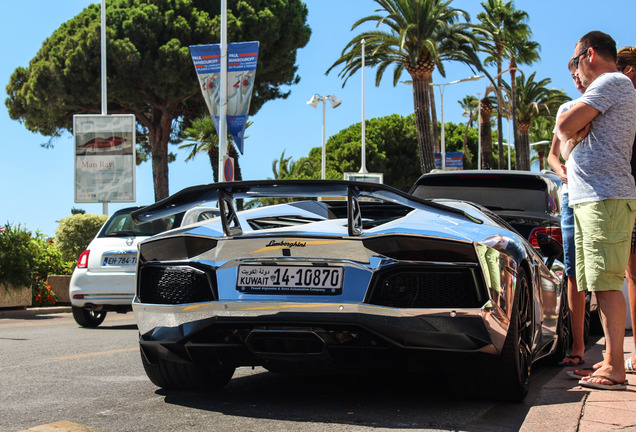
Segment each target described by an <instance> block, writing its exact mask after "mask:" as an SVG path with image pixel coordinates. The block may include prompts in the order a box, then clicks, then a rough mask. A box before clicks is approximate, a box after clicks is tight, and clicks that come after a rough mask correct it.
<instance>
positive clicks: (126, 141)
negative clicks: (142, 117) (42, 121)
mask: <svg viewBox="0 0 636 432" xmlns="http://www.w3.org/2000/svg"><path fill="white" fill-rule="evenodd" d="M73 138H74V143H75V202H77V203H99V202H102V203H103V202H134V201H135V199H136V198H135V164H136V161H135V157H136V155H135V151H136V146H135V116H134V115H133V114H114V115H98V114H94V115H74V116H73Z"/></svg>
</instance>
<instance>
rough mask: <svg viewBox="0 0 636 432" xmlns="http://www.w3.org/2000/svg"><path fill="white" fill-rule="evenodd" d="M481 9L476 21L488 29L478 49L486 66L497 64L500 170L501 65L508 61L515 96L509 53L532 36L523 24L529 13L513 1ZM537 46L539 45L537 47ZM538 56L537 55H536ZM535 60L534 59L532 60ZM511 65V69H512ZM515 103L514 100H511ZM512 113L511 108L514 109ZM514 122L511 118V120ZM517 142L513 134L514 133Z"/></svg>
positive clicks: (499, 0) (495, 0)
mask: <svg viewBox="0 0 636 432" xmlns="http://www.w3.org/2000/svg"><path fill="white" fill-rule="evenodd" d="M481 5H482V7H483V8H484V12H480V13H479V14H477V18H478V19H479V21H480V22H481V25H482V26H483V27H484V29H485V30H487V33H484V34H485V35H486V36H484V37H481V38H480V39H481V41H480V46H481V49H482V51H484V52H486V53H487V54H488V56H487V57H486V59H485V60H484V63H485V64H489V63H496V64H497V75H495V76H496V78H497V83H496V88H497V92H496V93H497V99H498V103H497V129H498V149H499V161H498V165H499V169H502V168H503V166H504V164H505V162H504V152H503V128H502V118H503V112H502V110H503V103H502V101H501V100H500V99H501V88H502V87H501V86H502V73H503V72H502V69H503V68H502V65H503V61H504V59H506V58H510V59H511V66H510V67H511V68H512V69H510V73H511V82H512V83H513V89H512V91H513V93H514V82H515V78H514V72H515V71H516V63H515V60H514V56H513V55H512V53H514V52H515V51H516V49H515V45H516V44H518V43H520V42H522V41H528V37H529V36H530V35H531V33H532V32H531V30H530V27H529V26H528V25H527V24H526V22H527V20H528V13H527V12H525V11H521V10H517V9H515V7H514V3H513V0H510V1H508V2H504V1H503V0H487V1H486V2H482V3H481ZM536 47H538V44H536ZM537 57H538V55H537ZM532 61H534V60H532ZM517 62H518V63H525V62H526V60H525V57H524V58H523V59H522V58H521V57H517ZM513 64H514V66H513ZM513 100H514V98H513ZM513 112H514V109H513ZM513 123H514V119H513ZM515 139H516V134H515Z"/></svg>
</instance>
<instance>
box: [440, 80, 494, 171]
mask: <svg viewBox="0 0 636 432" xmlns="http://www.w3.org/2000/svg"><path fill="white" fill-rule="evenodd" d="M483 77H484V76H483V75H473V76H471V77H468V78H464V79H460V80H456V81H451V82H448V83H443V84H435V83H431V85H432V86H438V87H439V92H440V96H441V98H440V106H441V110H442V171H443V170H445V169H446V132H445V130H444V129H445V128H444V88H445V87H446V86H447V85H451V84H459V83H461V82H465V81H477V80H479V79H482V78H483Z"/></svg>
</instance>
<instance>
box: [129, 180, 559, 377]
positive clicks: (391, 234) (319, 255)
mask: <svg viewBox="0 0 636 432" xmlns="http://www.w3.org/2000/svg"><path fill="white" fill-rule="evenodd" d="M314 183H316V184H317V185H318V186H320V187H318V186H317V190H318V189H320V191H322V189H321V188H322V186H323V185H324V191H325V193H326V194H327V196H335V195H338V194H339V193H341V194H345V196H346V195H347V193H348V196H349V200H350V201H351V199H352V198H351V196H352V193H351V191H350V189H351V188H355V187H358V185H356V184H354V183H353V182H322V183H321V182H313V183H311V184H312V185H313V184H314ZM332 183H334V184H335V185H336V188H335V190H334V189H333V188H330V187H329V186H330V185H331V186H333V185H332ZM225 185H227V184H219V185H217V186H214V187H212V186H206V187H201V190H196V191H187V193H183V194H182V195H183V196H186V197H187V196H189V195H190V194H194V195H196V194H195V193H194V192H201V193H203V194H204V195H205V194H208V195H209V194H211V196H212V197H214V198H217V197H219V195H218V194H217V193H216V190H217V189H219V190H222V189H224V187H225ZM276 186H277V185H275V184H271V183H267V184H265V186H263V187H262V188H261V186H260V184H259V185H256V186H254V185H253V184H251V183H250V182H244V183H237V184H235V185H231V186H227V188H228V189H227V190H228V191H229V192H227V193H232V192H235V197H244V196H248V197H249V196H250V195H249V193H250V191H252V190H256V192H255V195H256V196H261V195H262V196H267V190H268V188H270V189H273V190H276ZM361 187H363V188H369V189H368V190H367V192H368V193H369V194H370V195H371V196H372V197H374V198H382V199H385V200H386V201H389V202H391V203H398V204H399V205H401V206H406V207H409V208H410V209H411V210H410V211H408V212H407V213H405V214H403V215H400V217H395V218H393V219H392V220H388V221H382V223H380V224H378V225H373V226H371V227H369V228H365V229H360V230H355V229H352V225H353V224H354V223H353V222H352V220H353V221H354V222H355V220H356V219H355V218H356V217H357V216H356V209H355V207H356V205H357V204H356V203H355V202H354V203H353V204H352V203H351V202H349V203H348V210H347V212H348V217H346V218H334V217H330V216H329V215H322V214H319V213H316V212H314V213H313V215H314V220H313V221H306V222H304V223H303V224H300V225H297V226H285V227H275V228H269V229H251V228H250V224H249V223H248V219H249V218H250V217H253V216H254V215H257V216H259V215H260V216H261V217H265V216H267V217H270V216H276V215H286V214H290V212H293V211H294V210H293V209H291V208H290V206H288V205H280V206H270V207H265V208H261V209H257V210H256V211H248V212H238V213H235V214H232V212H231V211H230V212H229V213H228V215H227V216H226V217H225V218H224V217H220V218H216V219H211V220H210V222H208V223H206V224H196V225H193V226H189V227H182V228H179V229H176V230H172V231H167V232H164V233H162V234H160V235H158V236H155V237H152V238H150V239H148V240H146V241H144V242H143V243H142V244H141V245H140V252H139V258H138V270H137V295H136V296H135V299H134V301H133V310H134V312H135V317H136V320H137V324H138V327H139V331H140V335H141V336H140V344H141V346H142V348H144V350H145V351H146V352H152V353H154V356H157V357H164V358H170V359H172V360H174V361H195V360H196V359H197V358H198V357H197V356H199V355H201V353H202V352H205V355H206V356H213V357H215V358H217V357H218V358H223V359H224V361H225V362H227V363H228V364H231V365H233V366H240V365H254V364H264V363H267V362H268V361H272V359H275V360H281V359H292V358H293V360H294V361H299V360H300V359H299V356H298V355H297V353H294V352H291V353H290V352H271V351H267V352H263V351H261V350H260V348H258V347H259V346H260V345H259V343H260V342H263V341H265V342H268V341H269V339H268V338H271V339H272V340H273V339H276V338H280V339H283V338H284V337H289V339H290V340H296V339H298V338H299V339H302V340H303V342H306V343H307V345H311V344H312V343H313V341H320V342H319V343H320V344H321V346H322V348H320V349H318V348H316V352H313V351H312V352H311V353H310V354H320V356H321V358H323V357H326V358H328V357H330V356H331V355H332V354H334V353H333V352H332V349H333V350H334V352H335V351H336V350H337V349H339V348H343V347H344V348H348V349H353V350H358V351H360V352H362V353H364V352H366V350H374V349H376V348H379V347H382V348H384V349H387V350H390V351H392V350H397V351H399V352H419V353H422V352H459V353H481V354H487V355H493V356H495V355H498V354H500V353H501V351H502V347H503V346H504V342H505V340H506V336H507V334H508V330H509V326H510V322H511V318H512V317H511V314H512V305H513V302H514V299H515V291H516V287H517V284H518V273H519V271H520V269H521V268H523V270H524V272H525V274H527V277H528V280H529V282H530V285H531V291H532V311H531V313H532V314H533V316H534V317H535V319H534V321H533V329H532V330H533V334H534V337H533V340H532V350H533V353H534V359H535V360H536V359H538V358H540V357H541V356H543V355H546V354H549V353H550V352H551V351H552V350H553V349H554V344H555V340H556V339H555V337H556V336H555V334H556V322H554V320H552V321H550V320H546V319H545V317H546V316H549V317H552V316H553V315H555V311H557V312H556V313H558V310H557V309H558V307H559V303H558V302H557V304H556V305H555V306H554V308H555V309H554V310H553V309H550V310H545V306H546V305H547V304H548V302H547V301H546V298H547V297H548V294H547V293H555V295H556V298H557V299H560V298H561V291H562V289H563V285H562V277H561V276H560V275H558V274H555V273H554V272H553V271H551V270H550V269H548V268H547V267H546V266H545V264H544V262H543V258H542V257H541V256H540V255H539V254H538V253H537V251H536V250H534V248H532V247H531V246H530V245H529V244H528V243H527V241H526V240H525V239H524V238H523V237H522V236H520V235H519V234H518V233H516V232H515V231H511V230H510V229H508V228H507V227H506V226H503V225H502V224H501V223H500V221H499V220H497V217H496V216H495V215H492V214H490V213H488V212H487V211H484V209H481V208H479V207H478V206H475V205H473V204H471V203H466V202H460V201H448V200H444V201H443V203H442V202H440V203H436V202H428V201H426V200H421V199H418V198H415V197H412V196H409V195H408V194H404V193H398V192H395V191H394V190H389V189H390V188H386V187H384V186H383V187H379V189H378V190H376V189H374V187H373V186H367V185H363V186H361ZM343 188H344V189H343ZM347 188H349V192H347ZM385 189H386V190H385ZM290 190H291V191H293V190H296V192H298V190H299V189H298V186H296V189H294V187H293V186H292V185H290V186H289V187H287V188H285V190H284V191H283V192H284V193H283V192H281V191H278V192H279V193H280V195H274V196H286V194H289V193H290V192H289V191H290ZM365 190H366V189H365ZM301 192H302V191H301ZM180 194H181V193H180ZM177 195H179V194H177ZM299 195H300V192H299ZM302 196H305V195H304V194H303V195H302ZM182 198H183V197H181V198H180V197H179V196H176V198H175V201H173V202H171V201H166V202H159V203H157V205H155V206H154V207H153V206H151V207H150V208H147V209H144V210H142V211H140V213H139V214H140V216H142V217H143V218H144V219H143V220H152V218H155V217H164V216H165V215H166V214H169V212H170V211H183V210H184V209H185V207H186V206H187V204H186V203H185V201H187V200H185V199H182ZM208 198H209V196H208ZM184 200H185V201H184ZM196 202H197V203H199V201H196ZM223 205H225V204H223ZM223 205H219V207H221V208H222V207H223ZM352 207H353V210H352ZM358 210H359V208H358ZM222 211H224V210H223V208H222ZM310 213H312V212H310ZM292 214H293V213H292ZM302 216H303V217H307V216H308V214H307V213H303V215H302ZM310 216H311V215H310ZM361 220H363V221H364V211H362V218H361ZM396 239H398V240H396ZM188 242H189V243H188ZM205 242H213V243H209V244H208V243H205ZM392 242H395V243H396V244H398V246H399V245H400V244H401V243H400V242H405V243H409V242H422V244H427V245H428V244H430V245H439V244H444V245H448V250H447V251H446V252H445V253H446V255H445V254H444V253H443V252H439V253H438V251H437V250H436V249H435V247H436V246H435V247H431V248H429V249H427V250H425V248H424V249H422V250H417V251H416V252H421V253H422V254H423V255H422V256H425V258H421V257H419V258H412V257H407V258H403V257H401V255H400V252H401V251H400V250H399V249H400V248H399V247H397V248H396V250H397V252H396V250H394V249H391V248H390V245H391V244H392ZM186 243H188V245H186ZM193 245H197V246H196V247H194V246H193ZM385 248H386V251H385ZM389 249H391V251H388V250H389ZM455 249H456V250H461V251H464V252H462V253H465V255H467V256H473V257H474V259H466V258H465V257H463V256H461V257H460V258H461V259H456V260H452V259H450V260H449V259H446V258H444V257H445V256H453V257H456V256H460V255H461V254H460V253H459V252H455ZM246 264H254V265H258V264H261V265H267V266H272V265H284V266H290V265H298V266H325V267H330V266H338V267H343V268H344V281H345V282H344V286H343V288H342V291H341V292H338V293H336V294H333V295H325V294H320V295H317V294H311V293H305V294H293V295H288V294H279V293H253V292H242V291H241V290H239V289H237V278H238V268H239V266H240V265H246ZM156 269H159V270H157V271H159V272H160V271H163V270H165V269H168V270H170V271H172V270H174V269H176V270H175V271H181V270H182V269H189V270H192V269H194V271H196V272H199V273H201V274H205V275H207V276H205V277H207V278H208V279H213V280H214V283H213V285H214V290H215V291H214V298H213V299H206V300H204V301H196V302H185V303H180V304H160V303H157V302H153V301H148V300H146V298H147V297H146V295H145V294H144V293H142V291H143V290H144V289H151V288H153V287H154V286H155V285H153V284H152V283H149V282H147V281H148V280H150V279H149V278H148V277H146V276H145V273H144V272H145V271H148V272H150V271H155V270H156ZM396 269H397V270H400V271H401V270H404V271H406V272H409V271H411V270H413V269H427V270H430V269H433V270H434V271H439V272H454V271H463V272H464V274H467V275H469V276H470V277H469V279H470V278H472V279H470V280H471V281H472V282H471V284H472V285H471V286H470V287H467V290H469V291H474V292H473V293H472V294H473V297H474V299H475V300H473V301H472V303H471V307H466V306H462V305H461V304H457V305H453V304H446V305H445V306H444V307H393V306H386V305H379V304H374V303H373V300H372V297H373V295H374V292H375V290H378V286H379V285H378V284H379V282H378V280H381V279H379V278H381V277H382V275H385V274H389V273H390V272H391V271H394V270H396ZM144 278H146V279H144ZM148 287H150V288H148ZM460 288H461V287H460ZM449 302H450V300H446V303H449ZM550 304H551V303H550ZM550 307H552V306H550ZM250 338H251V339H250ZM355 338H358V339H359V340H358V342H356V343H353V342H351V340H353V339H355ZM277 340H278V339H277ZM307 341H309V342H307ZM257 342H258V343H257ZM305 354H307V353H305ZM309 357H311V358H312V359H313V357H312V356H309ZM309 357H306V356H305V357H303V358H304V359H307V358H309Z"/></svg>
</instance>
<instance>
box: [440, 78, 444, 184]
mask: <svg viewBox="0 0 636 432" xmlns="http://www.w3.org/2000/svg"><path fill="white" fill-rule="evenodd" d="M444 87H446V84H441V85H440V86H439V91H440V94H441V99H440V105H441V107H442V171H445V170H446V132H445V129H446V128H445V127H444Z"/></svg>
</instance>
